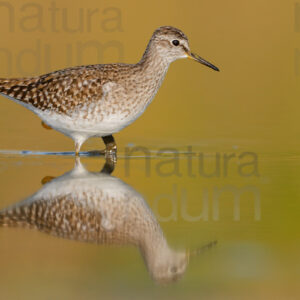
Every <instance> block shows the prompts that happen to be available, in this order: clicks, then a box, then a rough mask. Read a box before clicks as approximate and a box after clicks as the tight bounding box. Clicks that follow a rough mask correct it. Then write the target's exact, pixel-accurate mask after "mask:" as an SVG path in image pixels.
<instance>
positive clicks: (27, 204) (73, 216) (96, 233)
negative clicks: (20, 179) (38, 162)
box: [0, 156, 213, 284]
mask: <svg viewBox="0 0 300 300" xmlns="http://www.w3.org/2000/svg"><path fill="white" fill-rule="evenodd" d="M107 157H109V156H107ZM113 169H114V162H113V161H108V160H106V163H105V165H104V167H103V169H102V171H101V172H90V171H88V170H87V169H86V168H85V167H84V166H83V165H82V164H81V162H80V158H79V157H77V158H76V160H75V166H74V168H73V169H72V170H71V171H69V172H66V173H65V174H63V175H61V176H59V177H57V178H51V176H46V178H44V179H43V180H42V182H43V183H44V184H43V186H42V188H40V189H39V190H38V191H37V192H36V193H35V194H33V195H32V196H29V197H28V198H26V199H25V200H23V201H20V202H18V203H16V204H13V205H11V206H9V207H7V208H3V209H1V210H0V227H17V228H30V229H35V230H39V231H40V232H43V233H46V234H49V235H52V236H56V237H59V238H64V239H70V240H75V241H80V242H85V243H94V244H98V245H118V246H124V245H131V246H134V247H137V248H138V249H139V251H140V253H141V256H142V258H143V260H144V262H145V265H146V267H147V270H148V271H149V273H150V277H151V278H152V279H153V280H154V281H155V282H157V283H161V284H167V283H172V282H174V281H177V280H179V279H180V278H181V277H182V276H183V275H184V273H185V271H186V268H187V265H188V263H189V258H190V257H193V256H194V257H195V256H196V255H198V254H200V253H202V252H203V250H205V249H207V248H209V247H211V245H213V243H212V242H210V243H209V244H207V245H205V246H201V247H200V248H198V249H196V250H193V251H187V250H176V249H173V248H171V247H170V246H169V244H168V242H167V240H166V238H165V236H164V233H163V231H162V229H161V227H160V225H159V223H158V221H157V219H156V217H155V215H154V213H153V212H152V210H151V209H150V207H149V206H148V204H147V203H146V201H145V199H144V197H143V196H142V195H141V194H139V193H138V192H137V191H136V190H135V189H134V188H133V187H131V186H130V185H128V184H126V183H125V182H123V181H122V180H121V179H119V178H117V177H114V176H112V175H111V172H112V171H113Z"/></svg>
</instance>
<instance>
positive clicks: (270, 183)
mask: <svg viewBox="0 0 300 300" xmlns="http://www.w3.org/2000/svg"><path fill="white" fill-rule="evenodd" d="M7 3H9V5H10V6H11V7H13V11H14V17H13V22H14V29H13V30H10V27H9V14H8V13H7V8H5V7H3V6H1V5H0V77H6V76H8V75H9V76H10V77H20V76H23V75H24V74H21V73H22V72H20V69H19V68H18V66H19V65H18V62H17V60H18V59H17V58H18V56H19V55H20V53H21V52H22V51H24V49H35V47H36V43H40V45H41V54H40V57H37V56H34V57H33V56H30V55H28V56H26V55H24V57H23V60H22V67H23V70H26V71H28V72H29V73H30V74H31V75H39V74H40V73H46V72H49V71H52V70H57V69H62V68H65V67H69V66H71V65H77V64H78V63H80V64H94V63H110V62H119V54H118V51H117V50H116V49H114V48H113V50H112V51H109V50H106V51H104V53H103V57H102V60H101V61H98V59H97V54H96V52H95V51H94V50H93V49H90V50H87V51H86V52H85V54H84V56H83V59H82V61H78V58H77V56H76V47H77V45H78V43H85V42H88V41H99V42H101V43H103V44H106V43H110V42H112V41H115V42H117V43H118V45H120V47H121V49H122V53H123V59H122V62H128V63H134V62H137V61H138V60H139V59H140V58H141V56H142V54H143V51H144V49H145V47H146V45H147V42H148V40H149V38H150V36H151V34H152V32H153V31H154V30H155V29H156V28H157V27H158V26H161V25H172V26H175V27H178V28H180V29H181V30H183V31H184V32H185V33H186V35H187V36H188V37H189V40H190V45H191V48H192V50H193V51H194V52H196V53H197V54H199V55H200V56H202V57H204V58H205V59H207V60H208V61H211V62H212V63H214V64H215V65H216V66H218V67H219V68H220V70H221V72H220V73H217V72H214V71H212V70H211V69H208V68H206V67H204V66H202V65H200V64H197V63H195V62H192V61H190V60H181V61H177V62H175V63H173V64H172V65H171V67H170V69H169V72H168V74H167V77H166V79H165V81H164V83H163V85H162V87H161V89H160V90H159V92H158V94H157V96H156V97H155V99H154V101H153V103H152V104H151V105H150V106H149V108H148V109H147V110H146V112H145V113H144V114H143V115H142V116H141V117H140V118H139V119H138V120H137V121H136V122H134V123H133V124H132V125H130V126H129V127H128V128H126V129H124V130H123V131H122V132H120V133H118V134H116V136H115V137H116V139H117V143H118V147H119V150H120V151H119V153H120V158H119V161H118V165H117V169H116V171H115V172H114V176H117V177H120V178H121V179H122V180H124V181H125V182H127V183H128V184H130V185H132V186H133V188H135V189H137V190H138V191H139V192H141V193H142V194H143V195H144V196H145V198H146V200H147V201H148V203H149V205H150V207H152V205H153V199H154V198H155V197H156V196H157V195H161V194H168V193H171V192H172V187H173V186H174V185H176V186H177V187H178V188H179V189H186V190H187V192H188V195H189V196H188V197H189V198H188V199H189V200H190V202H189V203H190V207H191V211H193V210H197V211H199V210H201V202H200V201H199V199H201V197H202V191H203V188H208V189H209V191H212V189H213V187H215V186H218V187H222V186H224V185H228V184H229V185H234V186H236V187H243V186H247V185H253V186H256V187H257V188H258V189H259V190H260V192H261V211H262V219H261V220H260V221H258V222H255V221H254V220H253V200H252V199H251V198H250V197H246V198H245V199H244V201H245V202H243V206H242V208H241V214H242V217H241V221H239V222H234V221H233V219H232V197H231V195H225V196H224V199H223V200H224V202H222V210H221V212H222V214H221V215H222V217H221V219H220V220H219V221H218V222H216V221H213V220H212V218H211V211H210V217H209V220H208V221H207V222H204V221H199V222H196V223H190V222H186V221H185V220H183V219H182V218H179V219H178V220H177V221H176V222H175V221H174V222H166V223H161V226H162V229H163V231H164V233H165V235H166V237H167V239H168V241H169V242H170V244H171V245H173V246H174V247H175V246H180V247H193V246H197V245H201V244H202V243H204V242H207V241H209V240H211V239H215V238H217V239H218V241H219V246H218V249H217V250H216V251H215V252H212V253H210V254H209V255H208V256H205V257H203V258H199V259H198V260H196V261H194V262H191V264H190V266H189V269H188V270H187V273H186V275H185V277H184V278H183V279H182V281H180V282H179V283H177V284H175V285H171V286H168V287H160V286H157V285H155V284H153V283H152V282H151V280H150V278H149V276H148V274H147V272H146V269H145V266H144V264H143V262H142V259H141V258H140V256H139V254H138V253H137V251H136V249H132V248H124V249H122V250H120V249H115V248H112V249H111V248H109V249H106V248H101V247H96V246H90V245H85V244H80V243H76V242H68V241H64V240H59V239H55V238H51V237H48V236H45V235H42V234H41V233H38V232H29V231H24V230H21V229H20V230H13V229H5V230H2V229H1V230H0V266H1V271H0V282H1V283H0V290H1V294H2V295H3V297H4V299H17V298H22V299H25V298H26V299H27V298H28V299H45V298H56V299H84V298H85V299H94V298H97V299H98V298H101V296H103V297H104V298H105V299H110V298H111V299H114V298H122V297H123V298H126V297H127V298H130V299H132V298H141V297H142V298H143V299H153V295H155V296H157V297H158V298H162V299H166V298H170V299H171V298H176V299H177V298H178V299H182V298H183V297H184V296H186V297H187V298H188V299H199V297H200V296H201V297H202V298H203V299H297V298H299V293H300V291H299V284H298V283H299V274H300V264H299V250H300V242H299V240H300V237H299V225H300V224H299V213H300V206H299V196H300V190H299V178H300V172H299V167H300V163H299V161H300V160H299V146H300V143H299V136H300V122H299V109H300V101H299V94H300V84H299V83H300V63H299V58H300V54H298V50H297V49H300V8H299V7H298V6H297V2H295V1H290V0H286V1H282V0H281V1H279V0H274V1H267V0H251V1H249V0H247V1H245V0H243V1H240V0H239V1H238V0H228V1H221V0H213V1H203V0H190V1H175V0H173V1H165V0H160V1H158V0H152V1H138V0H125V1H124V0H122V1H121V0H119V1H114V0H106V1H92V0H86V1H66V0H63V1H55V2H54V3H55V5H56V7H57V8H58V9H59V10H58V13H57V28H58V32H54V30H53V28H52V27H51V14H50V12H49V7H50V6H51V3H52V2H51V1H37V2H26V1H10V2H7ZM28 3H34V5H35V6H36V7H38V8H37V9H40V10H41V11H40V12H39V13H40V14H42V15H41V16H42V17H41V20H42V24H41V26H42V27H41V26H39V28H43V31H40V30H34V31H32V32H28V31H24V28H23V29H22V27H21V26H22V25H20V22H21V21H22V20H23V21H24V18H25V17H26V16H27V17H28V16H32V15H33V14H34V13H35V12H36V10H35V9H33V8H32V7H31V8H30V7H29V8H28V7H27V9H26V8H24V5H26V4H28ZM299 3H300V2H299ZM299 5H300V4H299ZM63 8H65V11H66V13H67V16H68V24H69V25H70V26H71V27H75V26H76V25H77V26H78V24H79V23H78V22H79V21H78V15H79V12H80V10H81V11H83V14H84V16H85V21H84V29H83V31H82V32H74V33H71V32H67V31H66V30H64V28H63V25H62V20H63V17H62V15H63V11H64V10H63ZM112 8H113V9H112ZM88 9H98V12H97V13H96V14H95V16H94V17H93V18H92V23H91V30H90V32H89V31H88V30H87V27H86V25H87V21H86V14H87V10H88ZM117 13H119V17H117V15H116V14H117ZM111 18H112V19H111ZM35 20H36V19H34V18H33V19H31V20H30V19H26V21H24V22H25V23H24V24H25V26H27V27H26V28H32V27H34V26H35V24H36V23H35V22H36V21H35ZM117 21H119V23H118V22H117ZM21 24H22V23H21ZM24 24H23V26H24ZM112 28H117V29H115V30H112V31H109V30H108V29H112ZM298 31H299V32H298ZM45 47H46V48H47V49H48V50H47V51H49V53H50V54H47V53H45ZM68 47H69V48H68ZM1 49H2V50H1ZM3 49H4V50H3ZM67 49H71V52H68V53H72V55H73V56H72V57H71V56H70V55H67ZM5 53H6V54H5ZM7 53H9V55H11V57H12V62H11V67H12V68H11V72H8V71H9V70H8V69H7V67H8V62H7V61H6V60H5V57H7V56H6V55H7ZM298 56H299V58H298ZM48 58H49V59H48ZM37 59H38V62H39V63H38V64H37V65H36V61H37ZM36 66H37V67H38V72H36V70H35V67H36ZM0 113H1V118H0V141H1V143H0V145H1V146H0V149H1V150H41V151H73V149H74V145H73V141H72V140H71V139H69V138H67V137H65V136H63V135H62V134H60V133H57V132H55V131H53V130H45V129H44V128H42V127H41V125H40V120H39V119H38V118H37V117H36V116H35V115H34V114H33V113H31V112H30V111H28V110H26V109H25V108H23V107H21V106H20V105H17V104H16V103H13V102H12V101H10V100H8V99H5V98H4V97H0ZM129 143H132V144H134V145H141V146H147V147H149V148H150V149H151V150H154V153H155V151H156V150H157V149H159V148H161V147H176V149H178V150H181V151H185V150H186V149H187V148H186V146H188V145H191V146H193V150H194V151H197V152H203V153H205V154H206V155H212V154H215V153H216V152H219V153H235V154H236V155H237V156H238V155H240V154H241V153H243V152H245V151H248V152H249V151H250V152H255V153H257V155H258V158H259V159H258V167H259V173H260V176H259V177H255V176H254V177H253V176H252V177H249V178H244V177H241V176H239V174H238V173H237V172H236V167H237V166H238V164H239V162H238V160H237V159H234V160H233V161H232V163H231V172H230V174H229V176H228V177H227V178H223V177H221V178H216V177H213V178H211V179H207V178H203V177H201V176H199V175H197V176H196V178H190V177H189V175H188V171H187V160H186V158H184V157H182V156H181V158H180V169H181V171H182V173H183V176H182V177H177V176H175V175H174V176H170V177H167V178H162V177H160V176H158V174H157V173H155V172H153V173H152V175H151V176H150V177H147V176H146V175H145V170H144V169H145V165H144V161H143V159H142V160H139V159H136V160H133V161H132V167H131V175H130V176H126V175H125V171H124V168H125V160H124V158H123V156H124V147H125V146H126V145H127V144H129ZM102 147H103V145H102V142H101V141H100V140H99V139H93V140H89V141H88V142H87V143H85V144H84V146H83V148H82V149H83V150H91V149H96V148H102ZM0 161H1V164H0V166H1V168H0V180H1V181H0V182H1V185H0V190H1V192H0V196H1V200H0V201H1V207H6V206H8V205H10V204H13V203H15V202H18V201H20V200H21V199H23V198H25V197H27V196H28V195H30V194H32V193H34V192H36V191H37V190H38V189H39V188H40V187H41V185H40V180H41V178H43V177H44V176H46V175H53V176H59V175H61V174H63V173H64V172H66V171H69V170H70V169H71V168H72V167H73V159H72V158H68V157H67V158H65V157H39V156H30V157H28V156H25V157H20V156H18V155H14V154H6V155H4V154H1V157H0ZM158 162H159V160H155V159H154V160H153V161H152V167H153V168H155V165H156V164H157V163H158ZM193 162H194V163H195V164H196V159H194V161H193ZM83 163H85V164H86V165H87V167H88V168H89V169H91V170H97V169H100V165H101V164H102V163H103V160H100V159H95V158H84V159H83ZM207 164H208V168H212V169H213V166H214V160H209V161H208V162H207ZM210 205H211V202H210ZM161 209H162V211H163V212H165V213H167V212H168V209H169V207H168V203H167V202H166V203H165V204H163V205H162V207H161ZM252 267H253V268H252ZM249 270H250V271H249ZM248 271H249V272H250V273H249V272H248ZM245 274H246V275H245ZM249 274H250V275H249ZM243 276H244V277H243ZM247 276H248V277H247Z"/></svg>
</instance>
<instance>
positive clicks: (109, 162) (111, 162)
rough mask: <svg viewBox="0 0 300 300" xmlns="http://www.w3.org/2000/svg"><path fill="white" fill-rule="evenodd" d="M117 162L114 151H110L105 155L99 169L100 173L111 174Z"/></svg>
mask: <svg viewBox="0 0 300 300" xmlns="http://www.w3.org/2000/svg"><path fill="white" fill-rule="evenodd" d="M116 163H117V155H116V154H115V153H111V154H109V155H105V164H104V166H103V168H102V170H101V173H105V174H111V173H112V172H113V171H114V169H115V167H116Z"/></svg>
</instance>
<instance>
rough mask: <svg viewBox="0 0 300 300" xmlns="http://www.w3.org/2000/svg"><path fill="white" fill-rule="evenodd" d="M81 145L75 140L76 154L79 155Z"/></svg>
mask: <svg viewBox="0 0 300 300" xmlns="http://www.w3.org/2000/svg"><path fill="white" fill-rule="evenodd" d="M80 147H81V144H80V143H77V142H75V156H79V151H80Z"/></svg>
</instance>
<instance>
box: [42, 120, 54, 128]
mask: <svg viewBox="0 0 300 300" xmlns="http://www.w3.org/2000/svg"><path fill="white" fill-rule="evenodd" d="M42 126H43V127H44V128H45V129H52V127H50V126H49V125H47V124H46V123H45V122H44V121H42Z"/></svg>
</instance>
